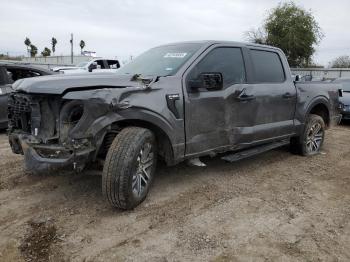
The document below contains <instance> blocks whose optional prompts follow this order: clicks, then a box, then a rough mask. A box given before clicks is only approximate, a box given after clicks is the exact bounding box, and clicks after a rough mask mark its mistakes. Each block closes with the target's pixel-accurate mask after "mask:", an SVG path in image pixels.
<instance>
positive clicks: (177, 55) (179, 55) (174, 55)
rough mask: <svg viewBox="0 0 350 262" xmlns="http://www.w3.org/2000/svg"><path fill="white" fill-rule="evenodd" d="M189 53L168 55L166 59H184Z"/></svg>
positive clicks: (165, 56)
mask: <svg viewBox="0 0 350 262" xmlns="http://www.w3.org/2000/svg"><path fill="white" fill-rule="evenodd" d="M186 55H187V53H166V54H165V55H164V58H184V57H185V56H186Z"/></svg>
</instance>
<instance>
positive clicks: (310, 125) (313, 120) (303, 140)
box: [291, 114, 326, 156]
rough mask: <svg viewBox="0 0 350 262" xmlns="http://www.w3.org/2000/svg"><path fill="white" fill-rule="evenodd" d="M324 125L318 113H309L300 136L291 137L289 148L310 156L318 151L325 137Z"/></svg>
mask: <svg viewBox="0 0 350 262" xmlns="http://www.w3.org/2000/svg"><path fill="white" fill-rule="evenodd" d="M325 130H326V125H325V123H324V120H323V118H322V117H320V116H319V115H313V114H310V115H309V116H308V119H307V121H306V124H305V128H304V131H303V133H302V135H301V136H300V137H293V138H292V139H291V150H292V152H294V153H299V154H301V155H303V156H312V155H316V154H318V153H319V152H320V150H321V149H322V146H323V142H324V138H325Z"/></svg>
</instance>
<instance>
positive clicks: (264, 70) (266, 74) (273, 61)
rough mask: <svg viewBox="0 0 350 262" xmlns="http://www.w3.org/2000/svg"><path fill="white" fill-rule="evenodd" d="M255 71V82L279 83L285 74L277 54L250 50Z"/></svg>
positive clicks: (282, 80)
mask: <svg viewBox="0 0 350 262" xmlns="http://www.w3.org/2000/svg"><path fill="white" fill-rule="evenodd" d="M250 51H251V57H252V62H253V67H254V72H255V82H258V83H281V82H284V80H285V74H284V70H283V66H282V62H281V59H280V57H279V55H278V54H277V53H275V52H270V51H262V50H250Z"/></svg>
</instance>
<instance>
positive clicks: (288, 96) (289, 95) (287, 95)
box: [282, 92, 294, 99]
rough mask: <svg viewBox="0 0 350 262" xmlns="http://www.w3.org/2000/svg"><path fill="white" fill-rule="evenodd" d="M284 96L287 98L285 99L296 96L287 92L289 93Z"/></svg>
mask: <svg viewBox="0 0 350 262" xmlns="http://www.w3.org/2000/svg"><path fill="white" fill-rule="evenodd" d="M282 97H283V98H285V99H289V98H292V97H294V95H292V94H291V93H289V92H287V93H285V94H283V95H282Z"/></svg>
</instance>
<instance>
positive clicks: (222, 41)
mask: <svg viewBox="0 0 350 262" xmlns="http://www.w3.org/2000/svg"><path fill="white" fill-rule="evenodd" d="M179 44H201V45H203V46H211V45H215V44H224V45H237V46H246V47H258V48H265V49H266V48H267V49H273V50H279V51H281V49H280V48H278V47H274V46H269V45H261V44H254V43H246V42H236V41H226V40H198V41H183V42H175V43H168V44H164V45H160V46H169V45H179Z"/></svg>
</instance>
